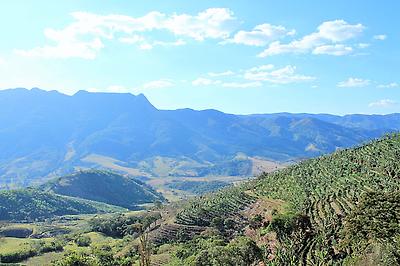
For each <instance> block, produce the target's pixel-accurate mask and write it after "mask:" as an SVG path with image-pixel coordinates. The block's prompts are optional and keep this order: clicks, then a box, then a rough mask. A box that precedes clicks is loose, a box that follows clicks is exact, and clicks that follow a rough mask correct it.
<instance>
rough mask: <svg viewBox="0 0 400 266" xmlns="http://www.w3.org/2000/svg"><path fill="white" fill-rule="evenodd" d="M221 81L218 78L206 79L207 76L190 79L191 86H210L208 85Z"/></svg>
mask: <svg viewBox="0 0 400 266" xmlns="http://www.w3.org/2000/svg"><path fill="white" fill-rule="evenodd" d="M221 83H222V81H220V80H213V79H207V78H197V79H195V80H193V81H192V85H193V86H210V85H216V84H221Z"/></svg>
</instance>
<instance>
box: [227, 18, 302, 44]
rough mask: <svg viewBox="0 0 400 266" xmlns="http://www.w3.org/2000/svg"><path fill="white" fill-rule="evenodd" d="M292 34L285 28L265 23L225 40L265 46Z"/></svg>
mask: <svg viewBox="0 0 400 266" xmlns="http://www.w3.org/2000/svg"><path fill="white" fill-rule="evenodd" d="M294 34H295V30H287V29H286V28H285V27H283V26H280V25H278V26H277V25H271V24H268V23H265V24H261V25H257V26H255V27H254V29H253V30H251V31H244V30H241V31H239V32H237V33H236V34H235V35H234V36H233V38H232V39H229V40H227V41H226V43H236V44H245V45H251V46H265V45H267V44H268V43H270V42H271V41H274V40H277V39H280V38H282V37H284V36H287V35H294Z"/></svg>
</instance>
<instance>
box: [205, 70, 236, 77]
mask: <svg viewBox="0 0 400 266" xmlns="http://www.w3.org/2000/svg"><path fill="white" fill-rule="evenodd" d="M234 74H235V72H233V71H231V70H227V71H224V72H209V73H208V75H209V76H210V77H223V76H232V75H234Z"/></svg>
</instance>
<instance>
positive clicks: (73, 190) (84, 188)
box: [40, 170, 165, 210]
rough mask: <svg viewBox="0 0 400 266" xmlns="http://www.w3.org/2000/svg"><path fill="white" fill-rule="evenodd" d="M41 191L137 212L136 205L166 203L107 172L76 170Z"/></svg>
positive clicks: (147, 189)
mask: <svg viewBox="0 0 400 266" xmlns="http://www.w3.org/2000/svg"><path fill="white" fill-rule="evenodd" d="M40 189H41V190H43V191H45V192H53V193H56V194H61V195H65V196H71V197H77V198H82V199H88V200H93V201H98V202H104V203H107V204H111V205H115V206H120V207H124V208H127V209H132V210H134V209H137V208H138V206H137V205H138V204H144V203H152V202H154V201H157V200H158V201H164V200H165V199H164V197H163V196H162V195H161V194H159V193H158V192H156V191H155V190H154V189H152V188H151V187H149V186H148V185H146V184H144V183H143V182H141V181H139V180H136V179H133V178H131V177H127V176H122V175H119V174H115V173H112V172H108V171H95V170H89V171H79V172H77V173H74V174H72V175H67V176H62V177H59V178H56V179H54V180H51V181H48V182H47V183H45V184H43V185H41V186H40Z"/></svg>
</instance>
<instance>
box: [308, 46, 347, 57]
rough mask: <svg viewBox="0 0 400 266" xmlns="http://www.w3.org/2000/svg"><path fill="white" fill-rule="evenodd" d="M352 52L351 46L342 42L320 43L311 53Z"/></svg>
mask: <svg viewBox="0 0 400 266" xmlns="http://www.w3.org/2000/svg"><path fill="white" fill-rule="evenodd" d="M352 52H353V48H351V47H350V46H346V45H344V44H335V45H321V46H318V47H316V48H315V49H314V50H313V52H312V53H313V54H327V55H336V56H340V55H346V54H350V53H352Z"/></svg>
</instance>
